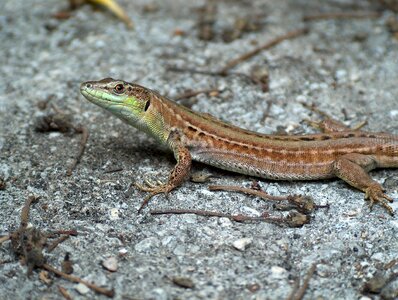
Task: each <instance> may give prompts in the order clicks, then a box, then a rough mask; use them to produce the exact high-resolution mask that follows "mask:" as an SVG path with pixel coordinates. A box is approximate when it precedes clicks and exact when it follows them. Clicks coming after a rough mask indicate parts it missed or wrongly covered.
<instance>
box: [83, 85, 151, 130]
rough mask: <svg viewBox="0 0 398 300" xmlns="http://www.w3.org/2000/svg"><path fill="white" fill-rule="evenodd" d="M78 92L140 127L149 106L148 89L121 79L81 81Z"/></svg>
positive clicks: (149, 95) (149, 94)
mask: <svg viewBox="0 0 398 300" xmlns="http://www.w3.org/2000/svg"><path fill="white" fill-rule="evenodd" d="M80 92H81V93H82V95H83V96H84V97H85V98H86V99H87V100H89V101H90V102H92V103H94V104H96V105H98V106H100V107H102V108H104V109H106V110H108V111H110V112H111V113H113V114H114V115H116V116H117V117H119V118H120V119H122V120H123V121H125V122H127V123H129V124H131V125H133V126H137V127H140V123H141V122H142V119H143V118H144V116H145V113H146V111H147V110H148V108H149V106H150V98H151V93H150V91H149V90H148V89H146V88H144V87H142V86H140V85H137V84H132V83H128V82H126V81H123V80H115V79H112V78H105V79H102V80H99V81H87V82H83V83H82V84H81V86H80Z"/></svg>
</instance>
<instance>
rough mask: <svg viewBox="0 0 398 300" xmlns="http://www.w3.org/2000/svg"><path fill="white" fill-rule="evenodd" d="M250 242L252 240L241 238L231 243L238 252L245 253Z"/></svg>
mask: <svg viewBox="0 0 398 300" xmlns="http://www.w3.org/2000/svg"><path fill="white" fill-rule="evenodd" d="M252 242H253V239H252V238H242V239H239V240H236V241H234V242H233V243H232V246H233V247H234V248H235V249H237V250H239V251H245V250H246V248H247V246H249V245H250V244H251V243H252Z"/></svg>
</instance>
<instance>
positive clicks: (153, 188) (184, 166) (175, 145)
mask: <svg viewBox="0 0 398 300" xmlns="http://www.w3.org/2000/svg"><path fill="white" fill-rule="evenodd" d="M168 143H169V145H170V146H171V148H172V150H173V153H174V157H175V159H176V160H177V164H176V165H175V166H174V168H173V170H171V172H170V174H169V178H168V180H167V182H166V183H162V182H157V184H153V183H152V182H150V181H146V185H141V184H137V183H136V184H135V185H136V186H137V187H138V188H139V189H140V190H142V191H144V192H149V193H150V194H149V195H148V196H147V197H146V198H145V199H144V201H143V202H142V204H141V206H140V208H139V209H138V212H140V211H141V210H142V209H143V208H144V207H145V205H147V204H148V202H149V200H150V199H151V198H152V197H153V196H155V195H157V194H161V193H164V194H166V195H167V194H168V193H169V192H170V191H171V190H173V189H174V188H176V187H178V186H180V185H181V184H182V183H183V182H184V180H185V179H186V178H187V177H188V176H189V171H190V170H191V164H192V158H191V154H190V152H189V150H188V148H186V147H185V146H184V145H183V144H182V142H181V138H180V133H179V132H177V131H172V132H171V133H170V136H169V139H168Z"/></svg>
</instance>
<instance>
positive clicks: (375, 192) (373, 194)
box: [365, 185, 394, 215]
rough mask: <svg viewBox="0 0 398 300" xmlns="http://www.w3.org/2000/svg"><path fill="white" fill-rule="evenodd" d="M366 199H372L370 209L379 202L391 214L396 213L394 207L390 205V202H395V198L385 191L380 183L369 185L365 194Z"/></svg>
mask: <svg viewBox="0 0 398 300" xmlns="http://www.w3.org/2000/svg"><path fill="white" fill-rule="evenodd" d="M365 200H369V201H370V204H369V207H370V209H372V208H373V205H374V204H375V203H379V204H380V205H381V206H383V207H384V208H385V209H386V210H387V211H388V212H389V213H390V215H393V214H394V211H393V209H392V208H391V206H390V205H388V202H393V199H392V198H391V197H389V196H387V195H386V194H385V193H384V191H383V188H382V187H381V186H380V185H372V186H370V187H368V188H367V190H366V194H365Z"/></svg>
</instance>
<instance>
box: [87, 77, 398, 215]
mask: <svg viewBox="0 0 398 300" xmlns="http://www.w3.org/2000/svg"><path fill="white" fill-rule="evenodd" d="M80 92H81V93H82V95H83V96H84V97H85V98H86V99H87V100H89V101H90V102H92V103H94V104H96V105H98V106H100V107H102V108H104V109H105V110H107V111H109V112H111V113H112V114H113V115H115V116H117V117H118V118H120V119H121V120H122V121H124V122H126V123H127V124H129V125H132V126H134V127H136V128H138V129H139V130H141V131H144V132H146V133H147V134H149V135H150V136H152V137H153V138H155V140H156V141H157V142H158V143H159V144H163V145H165V146H166V147H167V148H168V149H169V150H171V151H172V152H173V154H174V157H175V159H176V161H177V163H176V165H175V167H174V168H173V169H172V170H171V172H170V174H169V177H168V180H167V182H159V181H158V182H156V183H154V182H153V181H149V180H146V181H144V183H145V184H138V183H137V184H136V186H137V187H138V188H139V189H140V190H142V191H145V192H148V193H149V194H148V196H147V197H146V198H145V200H144V201H143V203H142V205H141V207H140V209H139V210H141V209H142V208H143V207H144V206H145V205H146V204H147V203H148V202H149V200H150V199H151V198H152V197H153V196H155V195H157V194H160V193H164V194H166V195H167V194H168V193H169V192H170V191H171V190H173V189H175V188H176V187H178V186H180V185H181V184H182V183H183V182H184V180H185V179H186V178H187V177H189V173H190V169H191V164H192V160H195V161H198V162H201V163H204V164H208V165H210V166H213V167H217V168H221V169H224V170H228V171H233V172H237V173H241V174H245V175H250V176H255V177H260V178H265V179H273V180H321V179H328V178H334V177H337V178H340V179H342V180H344V181H345V182H346V183H348V184H349V185H351V186H353V187H354V188H356V189H358V190H361V191H363V192H364V193H365V200H369V202H370V208H372V207H373V205H374V204H375V203H378V204H379V205H381V206H382V207H384V208H385V209H386V210H387V211H388V212H389V213H390V214H391V215H392V214H393V209H392V208H391V206H390V205H389V204H388V203H389V202H393V199H392V198H391V197H389V196H387V195H386V194H385V191H384V189H383V187H382V185H381V184H380V183H378V182H377V181H375V180H373V179H372V178H371V177H370V175H369V174H368V172H369V171H370V170H373V169H376V168H398V135H393V134H390V133H383V132H377V133H376V132H366V131H362V130H360V129H358V128H357V129H351V128H349V127H347V126H345V125H344V124H343V123H341V122H338V121H336V120H334V119H329V120H328V119H326V120H323V121H321V122H318V123H316V124H317V125H319V126H318V127H319V128H320V129H321V131H323V132H321V133H315V134H303V135H274V134H263V133H258V132H254V131H249V130H246V129H242V128H240V127H237V126H234V125H232V124H229V123H226V122H223V121H221V120H219V119H217V118H215V117H214V116H212V115H210V114H207V113H201V112H195V111H193V110H191V109H189V108H187V107H185V106H182V105H179V104H177V103H176V102H174V101H172V100H170V99H168V98H166V97H164V96H161V95H160V94H159V93H157V92H156V91H153V90H151V89H148V88H146V87H143V86H140V85H138V84H134V83H129V82H126V81H123V80H115V79H112V78H105V79H102V80H99V81H87V82H84V83H82V84H81V86H80Z"/></svg>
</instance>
